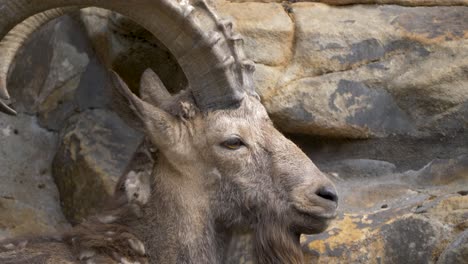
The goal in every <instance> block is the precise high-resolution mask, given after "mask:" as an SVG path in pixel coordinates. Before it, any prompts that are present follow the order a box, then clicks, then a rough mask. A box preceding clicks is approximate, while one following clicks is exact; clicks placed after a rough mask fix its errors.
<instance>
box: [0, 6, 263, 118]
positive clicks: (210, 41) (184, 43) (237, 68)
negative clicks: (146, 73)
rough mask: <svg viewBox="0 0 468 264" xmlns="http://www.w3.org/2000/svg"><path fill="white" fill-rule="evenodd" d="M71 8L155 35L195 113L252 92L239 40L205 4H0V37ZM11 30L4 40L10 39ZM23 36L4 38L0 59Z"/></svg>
mask: <svg viewBox="0 0 468 264" xmlns="http://www.w3.org/2000/svg"><path fill="white" fill-rule="evenodd" d="M73 6H75V7H81V8H83V7H88V6H96V7H101V8H106V9H109V10H113V11H116V12H118V13H120V14H122V15H125V16H127V17H129V18H130V19H132V20H133V21H135V22H136V23H138V24H140V25H141V26H143V27H144V28H146V29H147V30H148V31H150V32H151V33H152V34H154V35H155V36H157V37H158V39H159V40H160V41H161V42H162V43H164V45H166V47H168V49H169V50H170V51H171V52H172V54H173V55H174V56H175V58H176V60H177V61H178V63H179V64H180V66H181V68H182V70H183V71H184V73H185V75H186V76H187V79H188V81H189V85H190V87H191V91H192V93H193V95H194V98H195V101H196V103H197V105H198V106H199V108H200V109H201V110H207V109H211V108H225V107H228V106H230V105H234V104H237V103H238V102H240V101H241V100H242V98H243V96H244V92H245V91H247V92H251V93H254V90H253V82H252V74H253V71H254V67H253V63H252V62H250V61H248V60H246V59H245V55H244V54H243V52H242V47H241V46H242V39H241V38H240V37H239V36H238V35H235V34H234V33H233V32H232V23H230V22H229V21H224V20H221V19H219V18H218V17H217V16H216V15H215V14H214V12H213V11H212V10H211V9H210V8H209V7H208V5H207V4H206V2H205V0H199V1H197V2H196V3H194V6H192V5H190V4H187V3H185V1H182V2H181V3H179V2H176V1H174V0H159V1H158V0H156V1H155V0H41V1H29V0H0V38H3V37H4V36H5V35H6V34H7V33H8V32H9V31H10V30H11V29H12V28H13V27H15V26H16V25H18V24H21V26H19V27H20V28H28V29H26V30H24V29H23V32H25V33H30V32H32V31H34V30H35V29H36V28H37V27H38V26H40V25H42V24H44V23H45V22H44V21H45V19H40V20H38V19H37V16H34V15H36V14H38V13H41V12H45V11H47V12H49V14H48V15H47V16H46V17H48V18H51V17H56V16H58V13H57V12H64V11H70V9H68V10H65V9H61V8H62V7H73ZM52 9H55V10H54V11H51V10H52ZM48 10H50V11H48ZM54 12H55V13H54ZM50 13H53V14H52V15H51V14H50ZM44 14H46V13H43V16H44ZM28 17H32V18H30V19H31V20H32V21H33V25H29V26H28V25H27V23H25V22H24V23H22V22H23V21H24V20H25V19H27V18H28ZM34 17H36V19H35V20H34V19H33V18H34ZM49 20H50V19H49ZM31 28H32V29H31ZM15 31H16V30H13V31H12V33H10V34H9V36H10V35H15V34H16V33H15ZM28 35H29V34H19V35H18V37H17V38H15V40H13V39H10V38H8V39H10V40H7V41H6V42H5V43H8V45H7V44H5V45H7V46H5V45H2V47H0V51H1V52H2V53H1V55H0V56H5V55H3V54H4V52H3V50H7V49H9V50H10V51H9V52H8V55H6V56H7V58H9V57H10V56H14V53H16V50H17V49H18V48H19V46H21V43H23V42H24V39H25V38H27V37H28ZM11 53H13V55H11ZM5 54H6V53H5ZM10 64H11V60H10V62H8V63H7V64H6V65H5V66H3V68H4V69H3V70H2V71H0V79H1V78H3V79H5V82H4V83H3V84H2V83H1V82H0V91H3V92H0V93H2V95H3V98H8V93H7V92H6V86H5V83H6V76H7V74H8V68H9V65H10ZM5 69H6V70H5ZM0 108H1V107H0Z"/></svg>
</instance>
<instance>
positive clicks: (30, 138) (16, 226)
mask: <svg viewBox="0 0 468 264" xmlns="http://www.w3.org/2000/svg"><path fill="white" fill-rule="evenodd" d="M37 122H38V121H37V119H36V118H35V117H30V116H27V115H19V116H17V117H6V116H2V117H1V118H0V146H1V147H0V168H2V169H1V171H0V182H1V184H0V240H2V239H5V238H11V237H14V236H19V235H26V234H31V235H39V234H45V233H51V232H56V231H59V230H61V229H63V228H65V227H67V226H68V223H67V221H66V220H65V218H64V216H63V215H62V212H61V210H60V201H59V195H58V191H57V188H56V186H55V183H54V181H53V179H52V175H51V163H52V158H53V156H54V154H55V151H56V146H57V135H56V134H54V133H51V132H48V131H47V130H45V129H43V128H41V127H40V126H39V125H38V123H37Z"/></svg>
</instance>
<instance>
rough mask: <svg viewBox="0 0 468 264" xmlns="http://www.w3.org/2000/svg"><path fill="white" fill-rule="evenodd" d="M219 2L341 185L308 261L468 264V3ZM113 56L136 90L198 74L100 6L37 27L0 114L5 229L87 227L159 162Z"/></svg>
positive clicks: (241, 249) (288, 129)
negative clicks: (116, 79)
mask: <svg viewBox="0 0 468 264" xmlns="http://www.w3.org/2000/svg"><path fill="white" fill-rule="evenodd" d="M214 4H215V6H216V10H217V11H218V13H219V14H220V15H221V16H223V17H226V18H230V19H232V20H233V21H234V23H235V27H236V29H237V31H239V32H240V33H241V34H242V35H243V36H244V41H245V46H246V54H247V55H248V56H249V58H250V59H252V60H253V61H254V62H255V64H256V69H257V70H256V73H255V79H256V85H257V91H258V93H259V94H260V96H261V98H262V100H263V102H264V104H265V106H266V107H267V109H268V111H269V113H270V116H271V117H272V118H273V120H274V121H275V124H276V125H277V126H278V127H279V128H280V129H281V130H282V131H283V132H285V133H289V134H291V137H292V139H293V140H294V141H296V142H297V143H298V144H299V145H300V146H301V147H302V148H303V149H304V151H305V152H306V153H307V154H308V155H309V156H310V157H311V158H312V160H314V162H316V163H317V165H318V166H319V168H321V169H322V170H323V171H325V172H326V173H328V174H329V175H330V177H331V178H332V179H334V181H335V182H336V184H337V186H338V188H339V190H340V199H341V200H340V214H339V217H338V219H337V220H336V221H335V222H334V223H333V225H332V226H331V227H330V228H329V229H328V231H327V232H324V233H322V234H319V235H314V236H303V237H302V238H301V242H302V244H303V250H304V252H305V254H306V256H307V261H308V263H408V262H410V263H436V262H437V263H463V261H464V260H466V259H467V258H468V256H467V255H468V252H467V251H468V249H467V248H466V244H467V243H466V241H467V233H466V230H467V227H468V196H467V191H468V156H467V155H468V132H467V128H468V120H467V119H468V100H467V99H468V59H467V58H468V7H401V6H394V5H382V6H378V5H355V6H346V7H331V6H327V5H324V4H316V3H309V2H303V3H292V2H282V3H278V2H275V1H273V2H268V3H266V2H252V1H251V2H235V1H233V2H225V1H221V0H220V1H216V2H215V3H214ZM107 67H112V68H114V69H116V70H117V71H118V72H119V73H120V74H121V75H122V76H123V77H124V79H125V80H126V81H127V82H128V83H129V84H130V86H131V87H132V88H133V89H134V90H135V91H136V87H137V84H138V81H139V77H140V75H141V73H142V72H143V71H144V70H145V69H146V68H147V67H151V68H153V69H154V70H155V72H157V73H158V75H160V77H161V79H162V80H163V82H164V83H165V84H166V86H167V87H168V88H169V89H170V90H171V91H173V92H176V91H179V90H180V89H183V88H184V87H185V86H186V85H187V81H186V79H185V76H184V74H183V72H182V71H181V69H180V67H179V66H178V64H177V62H176V61H175V60H174V59H173V58H172V56H171V54H170V52H169V51H168V50H167V49H166V48H165V47H164V46H163V45H162V44H161V43H159V42H158V40H157V39H155V38H153V37H151V36H149V34H148V33H147V32H146V31H145V30H144V29H142V28H140V27H137V26H135V25H134V24H133V23H132V22H131V21H128V20H127V19H126V18H124V17H121V16H119V15H117V14H113V13H110V12H107V11H105V10H98V9H87V10H84V11H82V12H81V14H75V15H74V16H71V17H64V18H60V19H58V20H56V21H53V22H51V23H49V24H48V25H47V26H46V27H45V28H43V29H42V30H40V31H39V32H37V33H36V34H35V35H34V36H33V38H32V39H31V40H30V41H29V42H28V44H27V45H26V46H25V48H24V49H23V51H22V52H21V54H20V55H19V56H18V57H17V59H16V65H15V67H14V69H13V70H12V71H11V73H10V80H9V86H10V91H11V93H12V96H13V100H12V101H13V105H14V107H15V108H16V109H17V110H19V112H20V113H21V114H20V115H19V117H17V118H10V117H6V116H4V115H1V116H0V144H1V148H0V167H2V168H5V169H3V170H2V171H1V172H0V181H1V185H0V208H1V209H2V210H0V239H2V238H7V237H15V236H18V235H22V234H26V233H31V232H32V233H35V234H41V233H47V232H54V231H59V230H60V229H62V228H66V227H67V226H68V222H67V220H68V221H69V222H71V223H77V222H80V221H81V220H82V219H83V218H85V217H86V216H87V215H89V214H91V213H93V212H95V211H96V210H97V209H98V208H99V207H100V206H102V201H104V200H105V199H106V198H107V197H108V196H109V194H110V193H112V191H113V188H114V185H115V183H116V182H117V179H118V178H119V177H120V176H121V175H123V174H125V173H128V172H129V171H131V170H135V171H149V170H150V169H151V162H152V161H151V160H152V159H151V155H150V154H149V153H150V152H151V151H150V149H148V147H146V144H145V139H144V136H143V134H142V133H141V132H140V127H139V126H140V125H139V124H138V123H136V122H135V121H134V120H135V119H134V118H133V116H132V114H131V112H130V111H129V110H128V109H127V107H126V106H125V103H124V102H123V101H122V100H121V98H120V97H119V95H118V94H117V93H115V92H114V91H113V90H112V89H111V85H110V82H109V79H108V76H107V73H106V68H107ZM62 212H63V213H62ZM65 219H67V220H65ZM249 241H250V238H249V235H248V234H239V236H238V238H237V239H236V240H235V241H233V243H232V245H231V248H230V260H229V261H230V263H248V262H249V261H250V260H251V254H250V252H248V250H247V248H248V244H249ZM457 261H458V262H457Z"/></svg>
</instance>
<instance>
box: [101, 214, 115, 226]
mask: <svg viewBox="0 0 468 264" xmlns="http://www.w3.org/2000/svg"><path fill="white" fill-rule="evenodd" d="M98 220H99V222H101V223H103V224H110V223H112V222H115V220H117V217H116V216H114V215H104V216H98Z"/></svg>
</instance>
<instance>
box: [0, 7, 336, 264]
mask: <svg viewBox="0 0 468 264" xmlns="http://www.w3.org/2000/svg"><path fill="white" fill-rule="evenodd" d="M87 6H97V7H102V8H106V9H110V10H113V11H116V12H119V13H121V14H123V15H126V16H128V17H130V18H131V19H133V20H134V21H135V22H137V23H139V24H140V25H142V26H143V27H145V28H146V29H147V30H148V31H150V32H152V33H153V34H154V35H155V36H157V37H158V38H159V39H160V40H161V42H163V43H164V44H165V45H166V46H167V47H168V48H169V49H170V50H171V52H172V54H174V56H175V58H176V59H177V61H178V63H179V64H180V66H181V67H182V69H183V71H184V73H185V74H186V76H187V79H188V81H189V85H190V87H189V88H188V89H187V90H186V91H183V92H181V93H180V94H177V95H174V96H171V95H170V94H169V93H168V92H167V90H165V88H164V86H163V84H162V82H161V81H160V80H159V78H158V77H157V76H156V74H155V73H154V72H152V71H151V70H147V71H145V73H144V74H143V76H142V80H141V87H140V96H141V98H143V99H140V98H139V97H137V96H136V95H134V94H133V93H132V92H130V90H129V89H128V88H127V86H126V84H125V83H124V82H123V81H122V80H121V79H120V77H119V76H118V75H117V74H115V73H111V76H112V79H113V81H114V84H115V86H116V87H117V88H118V89H119V90H120V91H121V93H122V94H123V95H124V96H125V97H126V98H127V99H128V101H129V102H130V105H131V107H132V108H133V110H134V112H135V113H136V115H137V116H138V117H139V118H140V119H141V121H142V123H143V124H144V127H145V129H146V133H147V136H148V137H149V139H150V140H151V142H152V143H153V144H154V145H155V146H156V147H157V148H158V149H159V150H160V154H159V157H158V160H157V164H156V165H155V168H154V171H153V173H152V175H151V178H150V181H149V182H150V183H149V184H148V185H145V183H144V182H145V181H143V179H140V178H139V176H138V175H136V174H129V175H128V176H127V178H124V179H122V180H121V184H120V185H119V187H120V188H118V189H117V191H116V196H117V197H116V199H117V206H116V207H114V208H110V209H109V211H107V212H105V213H102V214H100V215H97V216H96V217H94V218H91V219H89V220H88V221H86V222H85V223H83V224H81V225H78V226H77V227H75V228H74V229H73V230H72V231H71V232H69V233H68V234H66V235H65V236H63V237H62V238H60V239H58V240H53V239H52V240H46V239H42V240H40V239H39V240H37V241H35V242H34V241H32V242H30V243H29V244H27V245H24V244H22V243H21V242H18V243H16V242H12V243H8V244H4V245H3V247H2V246H0V262H2V263H74V261H77V258H78V259H79V260H82V261H84V262H86V263H146V262H147V261H149V262H150V263H223V259H224V257H225V256H224V254H225V251H226V245H227V243H228V242H229V239H230V235H231V232H232V231H233V230H235V229H237V228H242V229H250V230H252V231H253V233H254V245H255V246H254V247H255V248H254V252H255V256H256V259H257V262H258V263H302V262H303V256H302V253H301V249H300V245H299V235H300V234H301V233H305V234H310V233H317V232H321V231H323V230H324V229H325V228H326V227H327V225H328V222H329V221H330V219H332V218H334V216H335V211H336V207H337V199H338V198H337V195H336V192H335V188H334V186H333V184H332V183H331V181H329V180H328V179H327V178H326V176H325V175H324V174H322V173H321V172H320V171H319V169H318V168H317V167H316V166H315V165H314V164H313V163H312V162H311V161H310V160H309V158H308V157H307V156H306V155H305V154H304V153H303V152H302V151H301V150H300V149H299V148H298V147H297V146H296V145H294V144H293V143H292V142H291V141H290V140H288V139H287V138H285V137H284V136H283V135H282V134H281V133H280V132H279V131H278V130H276V129H275V127H274V126H273V123H272V122H271V120H270V118H269V117H268V115H267V112H266V110H265V108H264V107H263V105H262V104H261V103H260V100H259V98H258V95H256V93H255V90H254V85H253V81H252V75H253V70H254V66H253V63H252V62H250V61H248V60H246V59H245V56H244V54H243V52H242V49H241V45H242V39H241V37H240V36H239V35H236V34H234V33H233V32H232V24H231V23H230V22H229V21H224V20H221V19H219V18H218V17H217V15H216V14H215V13H213V11H212V10H211V9H210V8H209V7H208V6H207V4H206V2H205V1H204V0H199V1H196V2H194V3H193V5H191V4H189V3H187V2H176V1H174V0H37V1H31V0H0V37H2V38H3V40H2V42H1V44H0V45H1V46H0V51H1V59H2V60H1V61H0V97H1V98H3V99H8V98H9V95H8V93H7V90H6V77H7V73H8V68H9V65H10V63H11V61H12V59H13V57H14V54H15V53H16V51H17V49H18V48H19V47H20V45H21V44H22V43H23V42H24V40H25V39H26V38H27V37H28V35H29V34H30V33H31V32H32V31H34V30H35V29H37V28H38V27H39V26H41V25H43V24H44V23H45V22H47V21H49V20H50V19H52V18H54V17H57V16H60V15H61V14H63V13H64V12H67V11H70V10H75V9H77V8H82V7H87ZM41 12H42V13H41ZM25 19H26V20H25ZM0 103H1V105H0V107H1V109H2V110H3V111H4V112H8V113H11V114H14V110H13V109H11V108H10V107H8V106H7V105H6V104H5V103H2V102H1V101H0ZM62 241H63V242H62ZM64 242H66V243H64ZM65 244H66V245H68V246H65ZM72 252H73V253H75V254H76V257H73V256H72V255H73V254H72ZM21 261H23V262H21ZM67 261H69V262H67Z"/></svg>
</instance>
